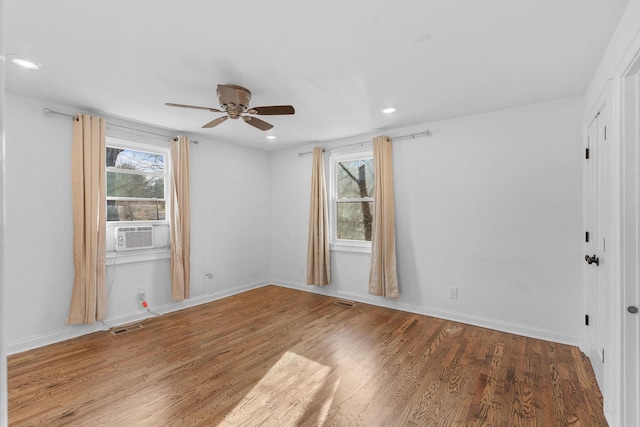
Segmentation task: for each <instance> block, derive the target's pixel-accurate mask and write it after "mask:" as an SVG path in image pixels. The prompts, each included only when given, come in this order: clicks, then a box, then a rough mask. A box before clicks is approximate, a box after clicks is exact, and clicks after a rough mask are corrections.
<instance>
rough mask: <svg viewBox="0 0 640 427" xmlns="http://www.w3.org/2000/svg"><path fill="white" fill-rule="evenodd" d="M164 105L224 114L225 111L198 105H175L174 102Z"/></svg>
mask: <svg viewBox="0 0 640 427" xmlns="http://www.w3.org/2000/svg"><path fill="white" fill-rule="evenodd" d="M164 105H166V106H167V107H180V108H195V109H197V110H207V111H213V112H214V113H224V111H220V110H218V109H217V108H210V107H198V106H197V105H186V104H174V103H172V102H165V103H164Z"/></svg>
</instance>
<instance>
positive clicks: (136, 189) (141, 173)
mask: <svg viewBox="0 0 640 427" xmlns="http://www.w3.org/2000/svg"><path fill="white" fill-rule="evenodd" d="M168 154H169V152H168V149H165V148H162V147H156V146H153V145H149V144H139V143H133V142H130V141H123V140H117V139H113V138H107V152H106V172H107V221H108V222H110V221H111V222H112V221H145V222H148V221H166V220H167V211H166V197H167V195H168V184H169V176H168V166H169V164H168V157H169V156H168Z"/></svg>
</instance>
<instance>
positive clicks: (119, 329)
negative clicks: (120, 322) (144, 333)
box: [111, 323, 144, 337]
mask: <svg viewBox="0 0 640 427" xmlns="http://www.w3.org/2000/svg"><path fill="white" fill-rule="evenodd" d="M143 327H144V326H142V324H141V323H136V324H135V325H125V326H114V327H113V328H111V335H113V336H114V337H117V336H118V335H123V334H126V333H127V332H131V331H135V330H136V329H142V328H143Z"/></svg>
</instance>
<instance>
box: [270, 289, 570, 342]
mask: <svg viewBox="0 0 640 427" xmlns="http://www.w3.org/2000/svg"><path fill="white" fill-rule="evenodd" d="M270 283H271V284H272V285H275V286H281V287H283V288H290V289H297V290H301V291H305V292H310V293H316V294H321V295H326V296H333V297H336V298H344V299H348V300H352V301H357V302H361V303H364V304H371V305H375V306H378V307H386V308H391V309H394V310H401V311H406V312H409V313H416V314H422V315H425V316H432V317H437V318H439V319H445V320H450V321H453V322H460V323H465V324H467V325H472V326H478V327H481V328H489V329H493V330H496V331H501V332H506V333H510V334H515V335H521V336H524V337H529V338H535V339H541V340H545V341H551V342H556V343H560V344H567V345H572V346H576V347H580V346H581V345H582V341H583V339H582V337H580V336H573V335H567V334H565V333H562V332H559V331H554V330H551V329H543V328H538V327H535V326H530V325H523V324H519V323H512V322H504V321H502V320H498V319H492V318H489V317H484V316H473V315H468V314H465V313H460V312H455V311H449V310H442V309H439V308H436V307H425V306H417V305H412V304H407V303H402V302H399V301H394V300H388V299H384V298H381V297H375V296H371V297H368V296H363V295H360V294H351V293H348V292H339V291H335V290H333V289H330V288H328V287H321V288H318V287H317V286H308V285H297V284H292V283H287V282H283V281H272V282H270Z"/></svg>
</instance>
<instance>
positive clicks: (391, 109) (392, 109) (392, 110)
mask: <svg viewBox="0 0 640 427" xmlns="http://www.w3.org/2000/svg"><path fill="white" fill-rule="evenodd" d="M380 111H382V113H383V114H393V113H395V112H396V108H395V107H385V108H383V109H381V110H380Z"/></svg>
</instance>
